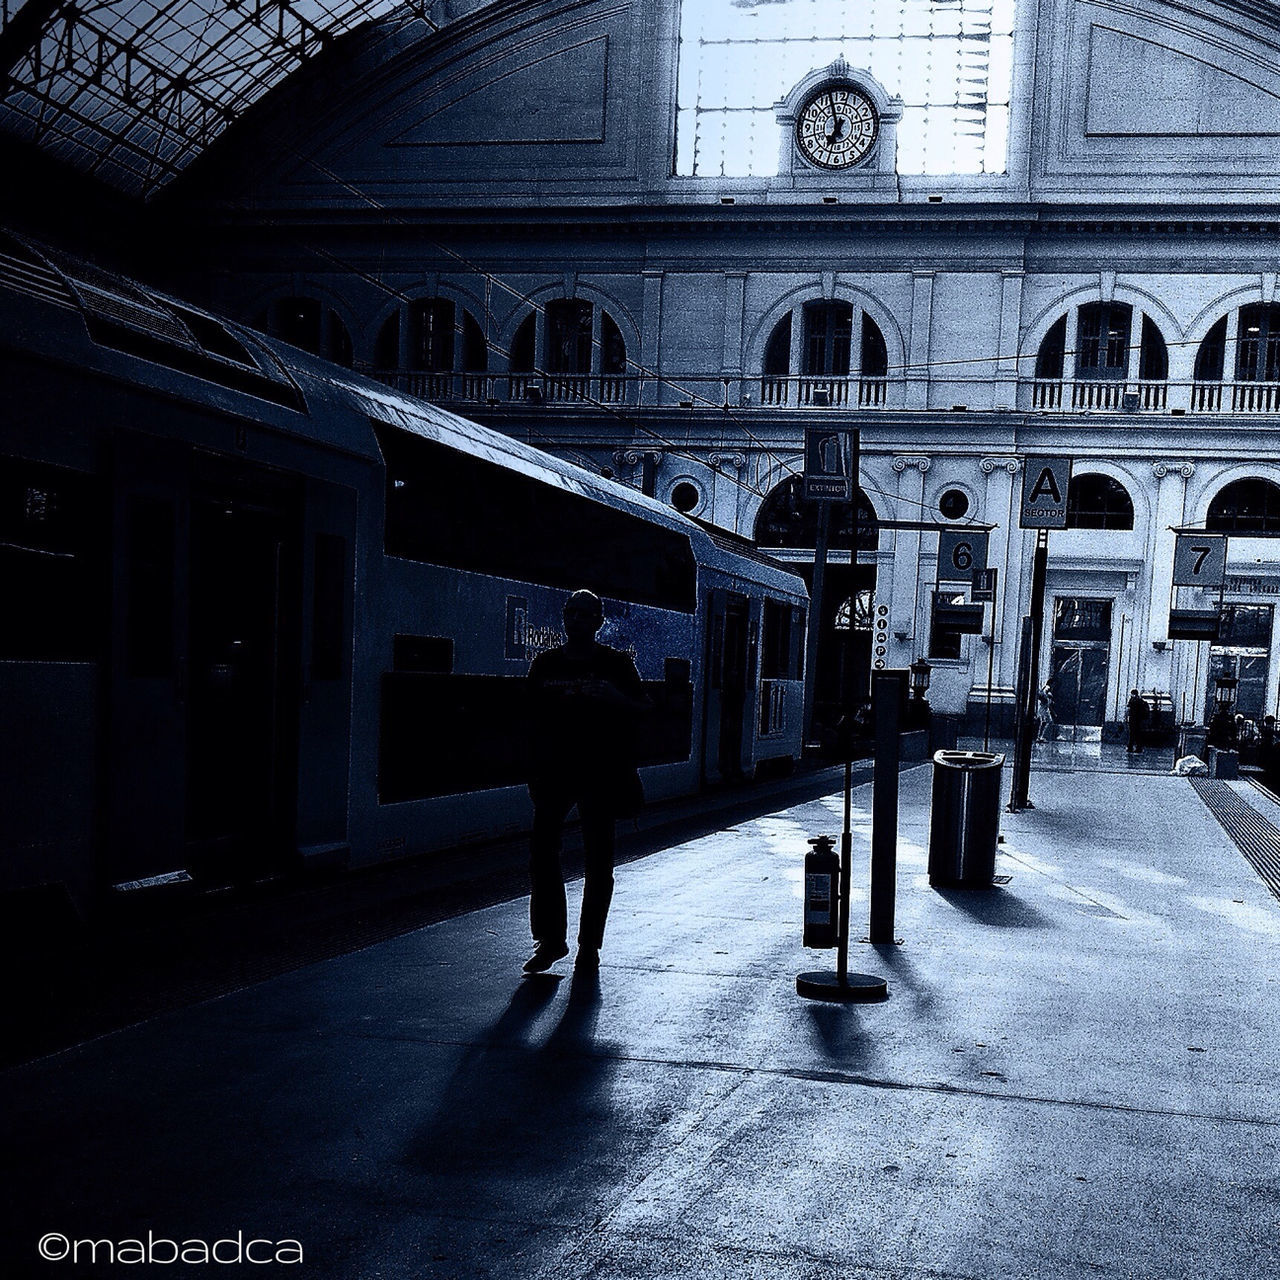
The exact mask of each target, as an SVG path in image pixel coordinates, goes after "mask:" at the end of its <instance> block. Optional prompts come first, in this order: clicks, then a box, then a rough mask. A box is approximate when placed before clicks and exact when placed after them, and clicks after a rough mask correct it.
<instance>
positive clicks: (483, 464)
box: [375, 424, 696, 613]
mask: <svg viewBox="0 0 1280 1280" xmlns="http://www.w3.org/2000/svg"><path fill="white" fill-rule="evenodd" d="M375 430H376V431H377V434H378V442H379V444H380V446H381V448H382V454H383V457H384V458H385V460H386V464H387V481H386V501H387V513H386V551H387V554H388V555H393V556H400V557H403V558H404V559H407V560H420V561H424V562H425V563H428V564H438V565H444V566H447V567H448V568H453V569H465V570H469V571H471V572H473V573H484V574H491V575H493V576H495V577H500V578H509V579H513V580H515V581H519V582H536V583H540V584H541V585H543V586H550V587H562V588H567V589H569V590H574V589H576V588H578V587H588V588H590V589H591V590H593V591H595V592H597V593H598V594H600V595H602V596H610V597H612V598H614V599H617V600H628V601H631V602H633V603H636V604H648V605H656V606H658V607H659V608H664V609H678V610H680V611H681V612H684V613H692V612H693V611H694V607H695V604H696V600H695V595H694V586H695V566H694V560H693V550H692V547H691V546H690V544H689V539H688V538H687V537H686V536H685V535H684V534H681V533H678V532H676V531H675V530H674V529H667V528H663V527H662V526H660V525H654V524H650V523H649V522H648V521H647V520H643V519H641V518H640V517H638V516H634V515H632V514H631V513H630V512H626V511H619V510H617V509H616V508H614V507H610V506H609V505H608V504H607V503H605V502H603V501H597V500H595V499H592V498H587V497H585V496H583V495H581V494H576V493H569V492H568V491H566V490H564V489H560V488H557V487H556V486H555V485H553V484H546V483H543V482H541V481H539V480H537V479H534V478H533V477H530V476H527V475H522V474H520V473H519V472H517V471H513V470H509V469H507V468H505V467H501V466H498V465H496V464H495V463H492V462H488V461H485V460H483V459H480V458H473V457H469V456H468V455H466V454H464V453H461V452H459V451H458V450H457V449H451V448H448V447H447V446H445V445H442V444H439V443H437V442H436V441H433V440H425V439H423V438H422V437H420V436H415V435H411V434H409V433H407V432H403V431H397V430H394V429H392V428H388V427H385V426H382V425H380V424H375Z"/></svg>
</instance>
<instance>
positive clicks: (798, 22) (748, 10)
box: [675, 0, 1014, 177]
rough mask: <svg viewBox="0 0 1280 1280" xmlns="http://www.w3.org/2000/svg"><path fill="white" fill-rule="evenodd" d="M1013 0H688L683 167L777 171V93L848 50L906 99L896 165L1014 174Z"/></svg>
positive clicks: (706, 171)
mask: <svg viewBox="0 0 1280 1280" xmlns="http://www.w3.org/2000/svg"><path fill="white" fill-rule="evenodd" d="M1013 20H1014V0H684V3H683V5H682V7H681V22H680V65H679V76H678V83H677V113H676V115H677V122H676V129H677V134H676V148H675V158H676V172H677V173H678V174H682V175H688V176H694V177H718V176H725V177H770V176H773V175H775V174H776V173H777V171H778V153H779V149H780V141H781V140H780V137H779V132H778V128H779V127H778V124H777V122H776V120H775V119H774V112H773V104H774V103H775V102H777V101H778V100H780V99H781V98H783V97H785V96H786V94H787V92H788V91H789V90H790V89H791V88H792V87H793V86H794V85H795V84H796V83H798V82H799V81H800V80H801V79H802V78H803V77H804V76H805V75H807V74H808V73H809V72H810V71H813V70H815V69H817V68H821V67H825V66H828V65H829V64H830V63H832V62H834V61H835V60H836V58H837V57H843V58H844V59H845V61H846V62H848V63H849V65H850V66H851V67H855V68H865V69H866V70H868V71H870V73H871V74H872V75H873V76H874V77H875V78H876V79H877V80H878V81H879V82H880V83H881V84H882V85H884V87H885V89H886V90H888V92H889V93H890V95H896V96H898V97H900V98H902V100H903V116H902V121H901V123H900V124H899V126H898V166H897V167H898V171H899V172H900V173H919V174H983V173H1004V172H1005V171H1006V169H1007V166H1008V133H1009V98H1010V91H1011V88H1012V83H1013V52H1012V51H1013Z"/></svg>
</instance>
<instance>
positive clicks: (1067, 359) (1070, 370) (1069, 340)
mask: <svg viewBox="0 0 1280 1280" xmlns="http://www.w3.org/2000/svg"><path fill="white" fill-rule="evenodd" d="M1079 340H1080V308H1079V307H1078V306H1072V307H1069V308H1068V309H1067V332H1066V334H1065V335H1064V337H1063V342H1062V376H1063V378H1064V379H1065V380H1066V381H1067V382H1068V383H1074V382H1075V377H1076V344H1077V343H1078V342H1079ZM1074 398H1075V393H1074V391H1073V392H1072V394H1071V395H1070V396H1066V397H1064V401H1065V402H1064V404H1063V406H1062V407H1063V408H1064V409H1070V408H1071V403H1072V400H1073V399H1074Z"/></svg>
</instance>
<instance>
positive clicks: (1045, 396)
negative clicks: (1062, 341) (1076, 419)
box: [1031, 378, 1169, 413]
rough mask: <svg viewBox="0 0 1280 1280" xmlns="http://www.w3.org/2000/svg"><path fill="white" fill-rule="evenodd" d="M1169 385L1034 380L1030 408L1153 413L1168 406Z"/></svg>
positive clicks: (1136, 381)
mask: <svg viewBox="0 0 1280 1280" xmlns="http://www.w3.org/2000/svg"><path fill="white" fill-rule="evenodd" d="M1168 403H1169V384H1168V382H1166V381H1163V380H1161V381H1157V380H1155V379H1145V378H1143V379H1134V380H1130V381H1125V380H1123V379H1117V380H1116V381H1111V380H1110V379H1102V378H1036V379H1034V380H1033V382H1032V384H1031V407H1032V408H1033V409H1051V410H1057V411H1062V412H1064V413H1065V412H1072V411H1074V412H1080V411H1081V410H1084V409H1090V410H1094V409H1101V410H1111V411H1115V412H1120V411H1128V412H1147V413H1151V412H1155V411H1161V410H1164V409H1166V408H1167V407H1168Z"/></svg>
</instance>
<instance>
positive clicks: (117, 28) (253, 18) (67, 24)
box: [0, 0, 485, 198]
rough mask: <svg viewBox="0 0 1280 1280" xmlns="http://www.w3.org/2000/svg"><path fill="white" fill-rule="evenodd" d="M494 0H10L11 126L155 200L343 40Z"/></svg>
mask: <svg viewBox="0 0 1280 1280" xmlns="http://www.w3.org/2000/svg"><path fill="white" fill-rule="evenodd" d="M484 2H485V0H408V3H406V2H405V0H0V19H2V21H3V25H2V26H0V67H2V68H3V70H4V73H5V82H4V91H3V95H2V96H0V131H3V132H5V133H8V134H10V135H12V136H15V137H18V138H22V139H26V140H27V141H29V142H33V143H35V144H37V145H38V146H39V147H41V148H43V149H44V150H46V151H48V152H49V153H50V154H52V155H54V156H57V157H58V158H60V159H62V160H64V161H66V162H67V163H69V164H71V165H72V166H74V167H75V168H77V169H80V170H83V171H86V172H89V173H92V174H95V175H96V176H98V177H99V178H101V179H103V180H104V181H106V182H108V183H110V184H111V185H112V186H114V187H117V188H119V189H120V190H122V191H125V192H127V193H129V194H131V195H136V196H140V197H142V198H146V197H148V196H150V195H152V194H153V193H154V192H156V191H158V190H159V189H160V188H161V187H163V186H164V185H165V184H166V183H168V182H169V181H171V180H172V179H173V178H174V177H175V176H176V175H177V174H178V173H180V172H181V171H182V170H183V169H184V168H185V167H186V166H187V165H188V164H190V163H191V161H192V160H194V159H195V158H196V157H197V156H198V155H199V154H200V153H201V152H202V151H203V150H204V149H205V148H206V147H207V146H208V145H209V144H210V143H211V142H212V141H213V140H214V139H215V138H216V137H217V136H218V135H219V134H220V133H221V132H222V131H223V130H224V129H225V128H226V127H227V125H228V124H230V123H231V121H233V120H234V119H235V118H236V116H237V115H239V114H240V113H241V112H242V111H244V110H245V109H246V108H247V107H249V106H250V105H252V104H253V103H254V102H255V101H257V99H259V98H260V97H262V96H263V95H264V94H265V93H266V92H267V91H268V90H270V89H272V88H273V87H275V85H277V84H278V83H280V81H282V80H283V79H285V78H286V77H287V76H288V75H290V74H291V73H292V72H294V71H295V70H296V69H297V68H298V67H299V66H301V65H302V63H303V62H305V61H307V60H308V59H310V58H312V57H314V56H315V55H316V54H317V53H319V52H320V51H321V50H322V49H324V48H326V47H327V46H328V45H329V44H330V43H332V41H333V40H334V39H336V38H337V37H340V36H342V35H344V34H346V33H348V32H351V31H354V30H355V29H356V28H358V27H360V26H362V25H364V24H365V23H368V22H372V21H375V20H379V19H387V20H389V21H400V22H405V23H409V22H418V23H422V24H425V25H424V28H423V31H424V34H426V33H427V32H428V31H430V30H434V29H438V28H439V27H440V26H442V25H444V24H445V23H447V22H449V21H452V20H453V19H455V18H457V17H460V16H462V15H463V14H465V13H467V12H469V11H471V10H473V9H475V8H478V7H479V6H480V5H481V4H483V3H484Z"/></svg>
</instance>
